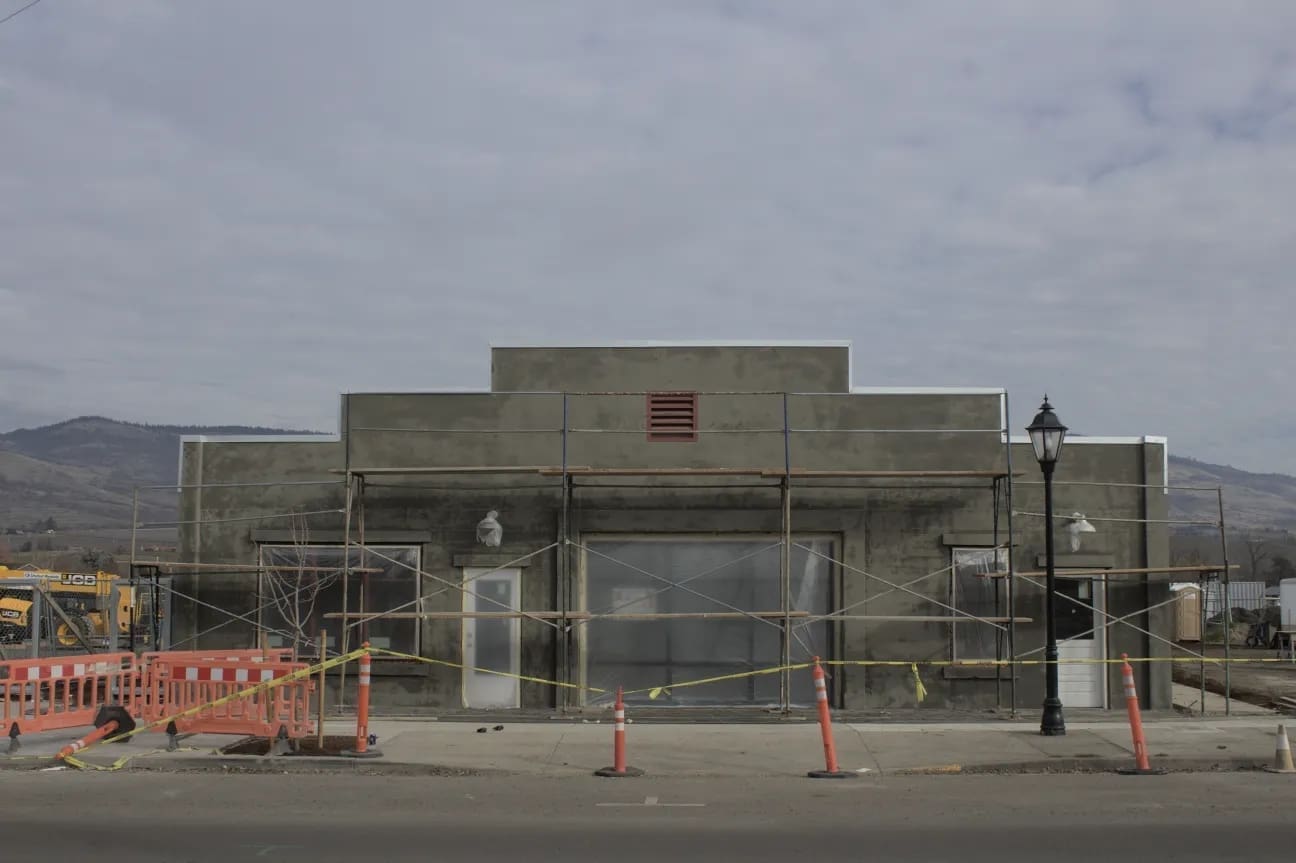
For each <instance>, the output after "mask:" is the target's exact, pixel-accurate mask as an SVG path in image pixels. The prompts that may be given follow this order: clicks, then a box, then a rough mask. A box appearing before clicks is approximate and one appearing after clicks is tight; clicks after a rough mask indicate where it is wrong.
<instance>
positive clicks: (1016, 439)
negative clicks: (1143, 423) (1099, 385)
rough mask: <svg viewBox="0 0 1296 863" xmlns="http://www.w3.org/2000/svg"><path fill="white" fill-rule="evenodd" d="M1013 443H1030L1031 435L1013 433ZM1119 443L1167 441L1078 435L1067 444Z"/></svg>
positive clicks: (1163, 439) (1128, 436) (1138, 443)
mask: <svg viewBox="0 0 1296 863" xmlns="http://www.w3.org/2000/svg"><path fill="white" fill-rule="evenodd" d="M1012 442H1013V443H1020V444H1030V436H1029V435H1024V434H1022V435H1016V434H1015V435H1013V436H1012ZM1073 443H1075V444H1118V445H1124V446H1137V445H1140V444H1145V443H1159V444H1164V443H1166V439H1165V438H1164V437H1152V436H1150V435H1076V436H1075V437H1072V436H1070V435H1068V436H1067V439H1066V446H1071V444H1073Z"/></svg>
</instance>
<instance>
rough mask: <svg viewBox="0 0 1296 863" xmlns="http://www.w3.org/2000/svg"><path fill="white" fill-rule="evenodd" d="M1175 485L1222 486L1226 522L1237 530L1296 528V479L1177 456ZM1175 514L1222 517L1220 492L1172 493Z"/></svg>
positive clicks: (1173, 463) (1205, 518)
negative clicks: (1219, 499)
mask: <svg viewBox="0 0 1296 863" xmlns="http://www.w3.org/2000/svg"><path fill="white" fill-rule="evenodd" d="M1170 484H1171V485H1182V486H1200V487H1208V488H1216V487H1222V488H1223V490H1224V521H1225V523H1226V524H1227V525H1228V526H1229V528H1231V529H1236V530H1239V531H1247V532H1262V531H1296V477H1293V476H1287V475H1286V474H1280V473H1249V472H1247V471H1244V470H1238V469H1237V468H1233V467H1227V466H1224V465H1218V464H1208V463H1206V462H1203V461H1197V460H1196V459H1191V458H1184V457H1179V456H1171V457H1170ZM1170 512H1171V518H1183V519H1191V520H1203V521H1218V520H1219V502H1218V499H1217V497H1216V495H1215V493H1214V492H1194V491H1171V493H1170Z"/></svg>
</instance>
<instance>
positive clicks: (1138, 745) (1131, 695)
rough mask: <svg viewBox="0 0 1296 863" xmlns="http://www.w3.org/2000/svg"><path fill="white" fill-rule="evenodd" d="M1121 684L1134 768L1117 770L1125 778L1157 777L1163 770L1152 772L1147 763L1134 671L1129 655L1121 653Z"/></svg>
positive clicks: (1145, 742)
mask: <svg viewBox="0 0 1296 863" xmlns="http://www.w3.org/2000/svg"><path fill="white" fill-rule="evenodd" d="M1121 659H1122V660H1123V661H1124V664H1123V665H1122V666H1121V676H1122V683H1123V684H1124V686H1125V710H1126V712H1127V713H1128V714H1129V724H1130V736H1131V737H1132V738H1133V739H1134V766H1133V767H1132V768H1124V769H1121V770H1118V771H1117V772H1118V773H1122V774H1125V775H1127V776H1129V775H1133V776H1158V775H1161V774H1164V773H1165V771H1164V770H1153V769H1152V765H1151V763H1149V761H1148V751H1147V740H1146V739H1145V738H1144V737H1143V718H1142V715H1141V714H1140V713H1139V703H1138V690H1137V689H1136V688H1135V687H1134V669H1133V668H1131V667H1130V664H1129V655H1128V654H1125V653H1122V654H1121Z"/></svg>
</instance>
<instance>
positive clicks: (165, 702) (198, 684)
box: [138, 657, 315, 740]
mask: <svg viewBox="0 0 1296 863" xmlns="http://www.w3.org/2000/svg"><path fill="white" fill-rule="evenodd" d="M309 667H310V666H309V665H307V664H306V663H300V662H297V663H294V662H275V661H263V660H261V659H251V658H239V659H232V660H231V659H177V658H174V657H171V658H165V659H163V658H158V659H155V660H154V661H153V662H152V664H151V665H150V667H149V670H148V674H147V675H146V676H145V679H144V680H143V681H142V685H141V690H142V695H141V698H140V705H139V706H140V710H139V713H138V715H139V716H140V718H142V719H144V720H145V721H148V722H155V721H157V720H161V719H164V718H166V717H168V716H174V715H176V714H184V715H183V716H182V717H180V718H177V719H176V720H175V722H174V729H175V731H174V732H173V733H195V734H245V735H249V736H253V737H279V736H281V734H280V732H281V731H282V732H283V736H286V737H287V738H288V739H291V740H296V739H300V738H302V737H306V736H308V735H310V734H313V733H314V731H315V727H314V723H313V722H312V721H311V710H310V693H311V691H312V690H313V689H314V683H313V682H312V681H311V680H310V678H309V677H302V678H300V679H297V680H293V681H290V682H286V683H284V684H283V685H281V686H275V687H266V688H264V689H263V690H262V691H258V692H255V693H252V694H249V695H247V696H244V697H239V698H235V697H233V696H236V695H237V694H238V693H239V692H241V691H243V690H245V689H248V688H249V687H250V686H255V685H257V684H266V683H270V682H271V681H274V680H278V679H279V678H283V677H287V676H289V675H291V674H294V673H295V672H301V671H304V670H305V669H308V668H309Z"/></svg>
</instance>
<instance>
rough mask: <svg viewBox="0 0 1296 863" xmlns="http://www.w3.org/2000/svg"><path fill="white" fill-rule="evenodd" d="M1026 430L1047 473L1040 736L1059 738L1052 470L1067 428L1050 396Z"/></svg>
mask: <svg viewBox="0 0 1296 863" xmlns="http://www.w3.org/2000/svg"><path fill="white" fill-rule="evenodd" d="M1026 431H1027V432H1028V433H1029V434H1030V441H1031V446H1032V447H1034V448H1035V459H1036V460H1037V461H1038V462H1039V464H1040V470H1041V471H1043V472H1044V559H1045V567H1044V572H1045V581H1044V592H1045V599H1044V626H1045V630H1044V631H1045V637H1046V639H1047V644H1046V645H1045V647H1044V661H1045V664H1044V670H1045V671H1044V673H1045V691H1044V714H1043V716H1042V717H1041V719H1040V734H1043V735H1046V736H1049V737H1057V736H1061V735H1063V734H1066V722H1065V721H1064V720H1063V718H1062V699H1061V698H1059V697H1058V665H1057V663H1058V646H1057V624H1056V619H1055V618H1054V615H1053V605H1054V598H1055V597H1056V595H1057V593H1056V584H1055V582H1054V577H1053V569H1054V563H1053V468H1054V467H1056V466H1057V460H1058V456H1059V455H1061V454H1062V442H1063V441H1064V440H1065V439H1066V433H1067V427H1066V426H1064V425H1062V422H1061V421H1060V420H1059V419H1058V418H1057V414H1055V413H1053V406H1052V405H1051V404H1049V401H1048V396H1044V404H1042V405H1040V409H1039V413H1037V414H1035V419H1034V420H1033V421H1032V422H1031V424H1030V425H1029V426H1027V427H1026Z"/></svg>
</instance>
